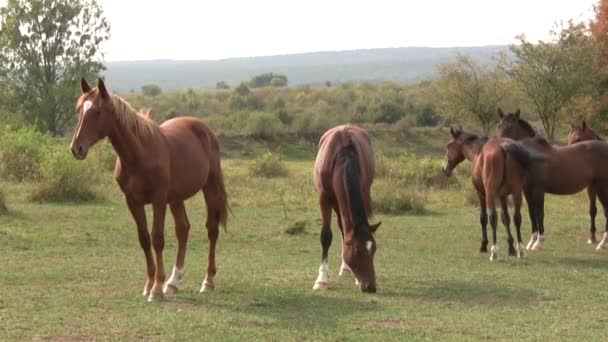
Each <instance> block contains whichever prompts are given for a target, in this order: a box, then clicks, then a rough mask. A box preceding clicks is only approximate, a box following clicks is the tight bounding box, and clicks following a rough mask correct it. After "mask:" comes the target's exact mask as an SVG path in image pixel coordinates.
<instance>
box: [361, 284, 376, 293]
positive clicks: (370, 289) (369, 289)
mask: <svg viewBox="0 0 608 342" xmlns="http://www.w3.org/2000/svg"><path fill="white" fill-rule="evenodd" d="M361 292H365V293H376V285H374V284H371V283H370V284H363V283H361Z"/></svg>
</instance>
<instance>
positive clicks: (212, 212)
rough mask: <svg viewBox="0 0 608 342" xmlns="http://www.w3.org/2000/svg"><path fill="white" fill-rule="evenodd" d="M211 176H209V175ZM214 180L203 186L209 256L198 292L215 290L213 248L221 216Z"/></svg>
mask: <svg viewBox="0 0 608 342" xmlns="http://www.w3.org/2000/svg"><path fill="white" fill-rule="evenodd" d="M210 177H211V176H210ZM215 183H216V182H215V181H213V180H211V179H209V180H208V181H207V184H208V185H205V186H204V187H203V194H204V195H205V202H206V205H207V223H206V226H207V238H208V239H209V256H208V258H207V272H206V273H205V280H203V283H202V284H201V289H200V291H199V292H201V293H203V292H212V291H213V290H215V284H214V283H213V278H214V277H215V274H216V272H217V267H216V265H215V248H216V246H217V239H218V237H219V236H220V216H221V212H222V209H221V205H222V204H221V203H222V202H221V197H222V196H221V194H220V193H219V190H218V188H217V186H216V184H215Z"/></svg>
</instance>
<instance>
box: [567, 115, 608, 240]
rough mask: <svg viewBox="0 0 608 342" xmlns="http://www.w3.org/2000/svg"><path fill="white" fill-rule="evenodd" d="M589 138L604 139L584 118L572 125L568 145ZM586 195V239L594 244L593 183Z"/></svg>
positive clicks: (594, 190)
mask: <svg viewBox="0 0 608 342" xmlns="http://www.w3.org/2000/svg"><path fill="white" fill-rule="evenodd" d="M589 140H598V141H604V139H603V138H602V137H600V136H599V135H598V134H597V133H595V131H594V130H592V129H591V128H589V127H588V126H587V123H586V122H585V120H583V121H582V122H581V124H580V125H572V129H571V130H570V133H568V145H572V144H576V143H578V142H581V141H589ZM587 196H588V197H589V218H590V221H591V224H590V227H589V240H587V243H588V244H590V245H591V244H596V243H597V239H596V237H595V231H596V228H595V215H596V214H597V205H596V197H597V190H596V189H595V187H594V186H593V185H591V186H589V187H588V188H587Z"/></svg>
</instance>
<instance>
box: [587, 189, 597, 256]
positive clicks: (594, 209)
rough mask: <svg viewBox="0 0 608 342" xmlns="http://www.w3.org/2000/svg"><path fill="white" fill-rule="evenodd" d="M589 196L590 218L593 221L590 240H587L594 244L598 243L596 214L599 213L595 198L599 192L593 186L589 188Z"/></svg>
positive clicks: (590, 228)
mask: <svg viewBox="0 0 608 342" xmlns="http://www.w3.org/2000/svg"><path fill="white" fill-rule="evenodd" d="M587 196H589V218H590V221H591V226H590V227H589V240H587V243H588V244H590V245H592V244H596V243H597V239H596V238H595V230H596V229H595V215H596V214H597V206H596V204H595V199H596V197H597V193H596V190H595V188H594V187H593V186H590V187H588V188H587Z"/></svg>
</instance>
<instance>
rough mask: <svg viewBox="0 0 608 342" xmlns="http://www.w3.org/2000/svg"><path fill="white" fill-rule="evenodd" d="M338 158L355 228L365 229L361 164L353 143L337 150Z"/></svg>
mask: <svg viewBox="0 0 608 342" xmlns="http://www.w3.org/2000/svg"><path fill="white" fill-rule="evenodd" d="M338 160H339V161H340V162H341V163H342V164H343V167H344V188H345V189H346V195H347V198H348V202H349V203H348V205H349V208H350V211H351V216H352V219H353V224H354V226H355V229H356V230H358V229H367V226H368V222H367V217H366V215H365V203H364V200H363V193H362V191H361V166H360V165H359V154H358V153H357V148H356V147H355V145H354V143H352V142H350V143H349V144H347V145H346V146H344V147H342V148H341V149H340V152H338Z"/></svg>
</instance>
